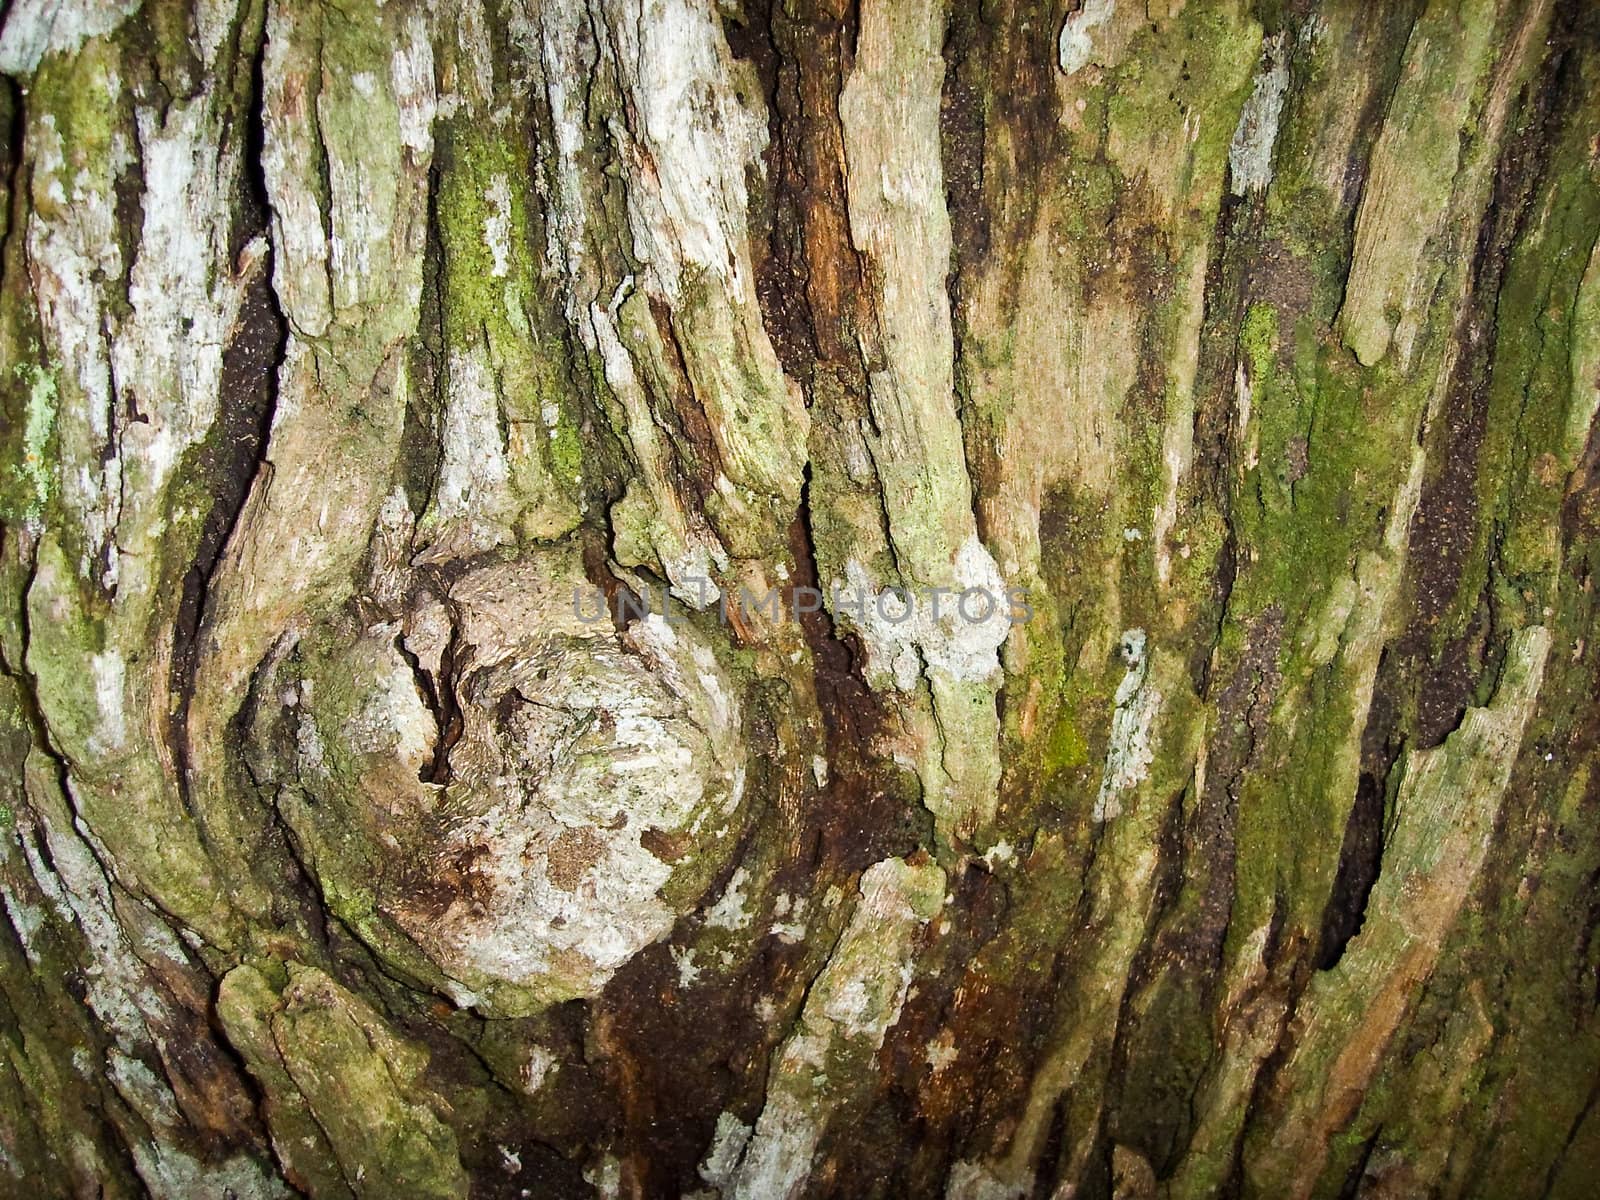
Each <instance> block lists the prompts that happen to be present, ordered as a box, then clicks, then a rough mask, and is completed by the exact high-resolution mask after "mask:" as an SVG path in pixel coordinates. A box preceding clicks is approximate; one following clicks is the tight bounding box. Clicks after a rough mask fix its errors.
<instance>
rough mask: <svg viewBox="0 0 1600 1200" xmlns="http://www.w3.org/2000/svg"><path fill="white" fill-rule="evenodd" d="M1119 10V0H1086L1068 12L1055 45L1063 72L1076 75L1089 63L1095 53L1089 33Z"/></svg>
mask: <svg viewBox="0 0 1600 1200" xmlns="http://www.w3.org/2000/svg"><path fill="white" fill-rule="evenodd" d="M1116 10H1117V3H1116V0H1083V5H1082V7H1080V8H1079V9H1078V10H1077V11H1076V12H1073V13H1070V14H1068V16H1067V19H1066V20H1065V21H1064V22H1063V23H1062V25H1061V37H1060V39H1059V40H1058V42H1057V46H1056V55H1057V61H1058V62H1059V63H1060V65H1061V70H1062V72H1063V73H1064V74H1067V75H1075V74H1077V73H1078V72H1079V71H1081V70H1083V68H1084V67H1086V66H1088V65H1089V60H1090V59H1091V58H1092V57H1093V56H1094V42H1093V40H1092V39H1091V38H1090V36H1089V35H1090V33H1091V32H1093V31H1094V30H1096V29H1098V28H1099V27H1100V26H1102V25H1104V24H1105V23H1106V22H1108V21H1109V20H1111V16H1112V14H1113V13H1115V12H1116Z"/></svg>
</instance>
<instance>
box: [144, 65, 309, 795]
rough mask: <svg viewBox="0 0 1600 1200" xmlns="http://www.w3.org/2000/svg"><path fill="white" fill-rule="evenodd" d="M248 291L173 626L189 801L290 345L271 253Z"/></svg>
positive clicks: (249, 207) (263, 190) (257, 97)
mask: <svg viewBox="0 0 1600 1200" xmlns="http://www.w3.org/2000/svg"><path fill="white" fill-rule="evenodd" d="M262 58H263V54H262V52H261V51H260V50H258V52H257V54H256V58H255V65H254V67H253V68H252V84H251V96H250V105H249V109H248V113H247V116H246V118H245V122H244V124H245V131H244V132H245V153H244V154H243V155H242V157H243V160H244V162H245V168H244V172H243V177H242V180H241V184H240V187H239V190H238V198H237V204H238V207H237V210H236V213H235V220H234V225H233V229H232V230H231V231H230V237H229V241H230V248H231V250H232V253H233V256H234V259H235V261H236V262H237V261H238V260H239V256H240V255H241V253H242V252H243V251H244V249H245V247H246V246H247V245H249V243H250V242H251V241H253V240H254V239H256V238H258V237H266V236H268V228H269V215H270V209H269V202H268V195H267V187H266V179H265V176H264V175H263V173H262V168H261V148H262V140H263V137H264V128H263V114H262V97H263V81H262ZM250 270H251V271H252V274H251V277H250V280H249V282H248V284H247V285H246V287H245V289H244V294H243V297H242V298H241V302H240V307H239V318H238V321H237V324H236V326H235V333H234V335H233V338H232V340H231V341H230V342H229V343H228V347H227V349H225V350H224V351H223V355H222V377H221V384H220V389H219V393H220V394H219V405H218V415H217V421H216V424H215V425H213V426H212V428H211V431H210V433H209V435H208V436H207V438H206V440H205V442H204V443H202V444H201V446H200V447H199V449H198V454H197V459H198V461H197V462H196V463H195V467H194V469H195V472H196V474H198V475H199V477H200V478H201V479H203V480H205V481H206V483H207V484H208V486H209V490H210V493H211V507H210V509H209V511H208V512H207V513H206V517H205V520H204V522H203V523H202V525H201V528H200V536H199V539H198V541H197V542H196V545H195V550H194V557H193V559H192V560H191V562H190V566H189V569H188V571H187V572H186V573H185V574H184V578H183V585H182V593H181V596H180V599H179V602H178V614H177V619H176V622H175V624H174V629H173V639H172V666H171V671H170V687H171V691H172V695H173V698H174V703H173V707H172V710H171V716H170V718H169V724H168V729H169V736H170V739H171V743H172V747H173V753H174V756H175V759H176V763H177V771H176V775H177V780H178V787H179V790H180V794H182V795H184V796H185V797H187V792H188V782H189V781H188V773H189V734H188V722H189V705H190V702H191V700H192V698H193V695H194V686H195V672H196V668H197V666H198V661H199V654H200V635H201V629H202V624H203V622H204V620H205V618H206V605H207V600H208V597H209V594H210V588H211V584H212V581H213V579H214V577H215V574H216V571H217V567H218V564H219V563H220V561H221V559H222V554H223V551H224V549H225V548H226V546H227V544H228V540H229V538H230V537H231V536H232V535H233V531H234V528H235V527H236V526H237V524H238V522H239V517H240V514H241V513H242V512H243V510H244V507H245V503H246V501H247V500H248V498H249V496H250V491H251V488H252V486H253V485H254V483H255V481H256V479H257V477H258V476H259V475H260V474H261V472H262V471H263V470H264V469H267V464H266V453H267V440H268V434H269V431H270V430H271V428H272V417H273V413H274V411H275V409H276V406H277V394H278V370H279V368H280V366H281V365H282V363H283V359H284V354H285V350H286V348H287V346H288V336H289V326H288V322H287V321H286V320H285V318H284V314H283V311H282V309H280V308H279V306H278V298H277V294H276V293H275V292H274V291H273V289H272V251H271V249H270V243H269V248H268V250H267V252H266V254H265V255H264V256H263V258H262V260H261V261H260V262H258V263H257V264H256V265H255V266H254V267H252V268H250Z"/></svg>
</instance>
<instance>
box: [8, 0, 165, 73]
mask: <svg viewBox="0 0 1600 1200" xmlns="http://www.w3.org/2000/svg"><path fill="white" fill-rule="evenodd" d="M139 3H140V0H17V3H15V4H13V5H12V6H11V9H10V11H9V12H7V13H6V19H5V28H4V30H0V71H3V72H5V73H6V74H7V75H27V74H29V73H31V72H32V71H33V70H35V69H36V68H37V67H38V65H39V63H40V61H41V60H42V59H43V58H44V56H45V55H46V54H71V53H72V52H74V51H75V50H77V49H78V47H80V46H82V45H83V44H84V42H86V41H88V40H89V39H90V38H92V37H99V36H101V35H102V34H107V33H110V32H112V31H113V30H115V29H116V28H117V26H119V25H121V24H122V22H123V21H125V20H127V19H128V17H130V16H132V15H133V14H134V13H136V12H138V11H139Z"/></svg>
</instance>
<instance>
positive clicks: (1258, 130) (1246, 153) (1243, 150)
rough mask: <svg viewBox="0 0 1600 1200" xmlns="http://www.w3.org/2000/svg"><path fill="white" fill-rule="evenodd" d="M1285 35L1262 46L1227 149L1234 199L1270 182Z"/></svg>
mask: <svg viewBox="0 0 1600 1200" xmlns="http://www.w3.org/2000/svg"><path fill="white" fill-rule="evenodd" d="M1284 47H1285V40H1284V35H1283V34H1281V33H1279V34H1275V35H1274V36H1272V37H1269V38H1267V39H1266V40H1265V41H1264V42H1262V44H1261V65H1260V66H1259V67H1257V69H1256V77H1255V85H1254V86H1253V87H1252V89H1251V91H1250V98H1249V99H1248V100H1246V101H1245V102H1244V108H1243V109H1242V110H1241V111H1240V113H1239V125H1238V127H1237V128H1236V129H1235V130H1234V131H1233V144H1232V145H1231V146H1229V148H1228V174H1229V179H1230V187H1231V188H1232V190H1233V194H1234V195H1235V196H1243V195H1246V194H1247V193H1249V192H1259V191H1262V190H1263V189H1265V188H1266V186H1267V184H1269V183H1271V182H1272V150H1273V147H1274V145H1276V143H1277V140H1278V120H1279V117H1280V116H1281V115H1282V113H1283V97H1284V94H1285V93H1286V92H1287V91H1288V90H1289V64H1288V56H1287V55H1286V53H1285V49H1284Z"/></svg>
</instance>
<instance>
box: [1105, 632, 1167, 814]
mask: <svg viewBox="0 0 1600 1200" xmlns="http://www.w3.org/2000/svg"><path fill="white" fill-rule="evenodd" d="M1118 652H1119V653H1120V654H1121V656H1122V660H1123V662H1124V663H1125V664H1126V665H1127V671H1126V673H1125V674H1124V675H1123V677H1122V682H1121V683H1119V684H1118V685H1117V694H1116V700H1115V705H1116V707H1115V709H1114V710H1113V712H1112V715H1111V740H1110V743H1109V744H1108V745H1107V746H1106V761H1105V771H1104V773H1103V775H1102V776H1101V779H1100V792H1099V794H1098V795H1097V796H1096V797H1095V802H1094V819H1095V820H1096V821H1107V820H1110V819H1111V818H1112V817H1116V816H1119V815H1121V813H1122V800H1121V796H1122V793H1124V792H1126V791H1127V790H1128V789H1130V788H1132V787H1135V786H1137V785H1138V784H1139V783H1140V782H1142V781H1143V780H1144V779H1145V777H1146V776H1147V775H1148V774H1149V770H1150V763H1151V762H1152V761H1153V759H1154V758H1155V750H1154V748H1153V747H1152V745H1151V741H1150V732H1151V729H1152V727H1153V726H1154V724H1155V719H1156V714H1157V712H1159V711H1160V708H1161V693H1160V692H1159V691H1157V690H1156V689H1155V688H1154V687H1151V686H1149V685H1148V678H1149V669H1150V666H1149V658H1148V652H1147V647H1146V638H1145V632H1144V630H1142V629H1130V630H1128V631H1127V632H1126V633H1124V634H1123V635H1122V640H1121V643H1120V644H1119V647H1118Z"/></svg>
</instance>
